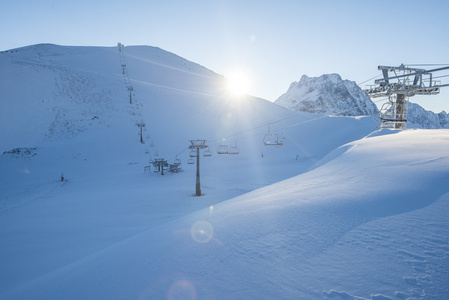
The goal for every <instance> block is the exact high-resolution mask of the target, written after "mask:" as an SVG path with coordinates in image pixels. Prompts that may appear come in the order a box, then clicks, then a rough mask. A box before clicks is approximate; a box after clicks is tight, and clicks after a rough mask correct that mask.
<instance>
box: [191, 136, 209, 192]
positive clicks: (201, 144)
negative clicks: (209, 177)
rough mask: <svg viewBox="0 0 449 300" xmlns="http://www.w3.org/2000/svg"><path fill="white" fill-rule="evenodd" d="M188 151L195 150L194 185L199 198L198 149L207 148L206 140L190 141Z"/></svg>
mask: <svg viewBox="0 0 449 300" xmlns="http://www.w3.org/2000/svg"><path fill="white" fill-rule="evenodd" d="M190 143H191V145H190V146H189V149H192V150H193V149H196V185H195V191H196V195H197V196H201V186H200V149H205V148H207V145H206V140H190Z"/></svg>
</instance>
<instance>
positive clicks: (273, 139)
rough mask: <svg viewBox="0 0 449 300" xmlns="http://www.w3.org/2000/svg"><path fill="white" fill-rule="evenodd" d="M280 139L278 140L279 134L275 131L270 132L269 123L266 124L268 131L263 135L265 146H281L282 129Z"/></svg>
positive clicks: (282, 140)
mask: <svg viewBox="0 0 449 300" xmlns="http://www.w3.org/2000/svg"><path fill="white" fill-rule="evenodd" d="M282 132H283V133H282V139H281V140H279V135H278V134H277V133H271V132H270V125H268V133H267V134H265V136H264V137H263V143H264V145H265V146H281V147H282V146H283V145H284V140H285V137H284V129H282Z"/></svg>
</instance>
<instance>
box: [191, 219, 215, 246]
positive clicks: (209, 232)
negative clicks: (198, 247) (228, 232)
mask: <svg viewBox="0 0 449 300" xmlns="http://www.w3.org/2000/svg"><path fill="white" fill-rule="evenodd" d="M190 234H191V236H192V238H193V239H194V240H195V241H196V242H198V243H202V244H204V243H207V242H209V241H210V240H211V239H212V238H213V237H214V228H213V227H212V225H211V224H210V223H209V222H207V221H198V222H195V223H194V224H193V225H192V228H191V229H190Z"/></svg>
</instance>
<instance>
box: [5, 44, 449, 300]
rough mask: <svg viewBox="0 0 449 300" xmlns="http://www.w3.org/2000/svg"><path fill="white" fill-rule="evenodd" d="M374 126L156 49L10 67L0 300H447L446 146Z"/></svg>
mask: <svg viewBox="0 0 449 300" xmlns="http://www.w3.org/2000/svg"><path fill="white" fill-rule="evenodd" d="M131 87H132V89H130V88H131ZM142 123H145V127H142V126H141V127H139V124H142ZM377 125H378V122H377V120H376V118H375V117H369V116H365V117H345V116H323V115H318V114H313V113H306V112H292V111H289V110H286V109H284V108H282V107H280V106H278V105H276V104H274V103H270V102H268V101H265V100H263V99H258V98H254V97H251V96H245V97H241V98H233V97H231V96H230V95H229V94H228V93H227V92H226V89H225V82H224V78H223V77H222V76H220V75H218V74H216V73H214V72H212V71H210V70H208V69H206V68H204V67H202V66H200V65H198V64H196V63H193V62H190V61H187V60H185V59H183V58H181V57H179V56H177V55H175V54H173V53H169V52H166V51H164V50H162V49H159V48H154V47H148V46H127V47H122V46H120V47H62V46H56V45H35V46H29V47H25V48H21V49H14V50H10V51H5V52H3V53H1V54H0V141H1V142H0V241H1V247H0V266H1V268H0V299H408V298H409V299H444V298H445V297H446V295H448V294H449V285H448V282H449V276H448V273H447V270H448V269H449V255H448V254H449V246H448V245H449V240H448V236H449V222H448V217H447V216H448V213H449V188H448V186H447V182H448V180H449V154H448V152H447V149H448V147H449V130H446V129H439V130H419V129H418V130H404V131H400V132H398V131H395V130H387V129H384V130H381V131H378V130H376V126H377ZM140 129H142V136H141V135H140ZM141 137H142V139H143V141H144V143H141V141H140V138H141ZM282 138H284V139H282ZM191 139H205V140H207V141H206V144H207V145H208V146H209V150H211V151H212V156H211V157H204V156H203V155H200V170H201V172H200V174H201V189H202V194H203V195H202V196H201V197H195V196H193V195H194V193H195V184H196V180H195V175H196V168H195V166H196V164H189V163H187V162H188V161H189V159H191V158H192V157H190V149H189V148H188V146H189V145H190V142H189V140H191ZM266 139H269V140H270V141H272V142H273V141H276V140H281V141H283V147H275V146H265V145H264V140H266ZM219 145H221V146H224V145H227V146H228V147H231V146H233V147H238V149H239V151H238V152H239V154H238V155H219V154H217V151H216V150H217V148H218V146H219ZM201 152H202V154H204V153H205V150H201ZM156 158H165V159H167V161H168V162H169V163H173V162H174V160H175V159H180V160H181V161H182V164H181V169H182V170H181V171H180V172H178V173H171V172H168V170H167V171H166V173H165V175H164V176H162V175H161V173H160V172H154V171H155V170H154V167H153V165H151V164H150V163H149V161H150V159H152V160H154V159H156ZM147 166H150V167H151V170H150V172H148V170H147V168H145V167H147ZM62 173H63V174H62ZM62 175H63V177H64V178H63V180H61V179H62V178H61V177H62Z"/></svg>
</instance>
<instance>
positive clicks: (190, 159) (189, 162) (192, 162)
mask: <svg viewBox="0 0 449 300" xmlns="http://www.w3.org/2000/svg"><path fill="white" fill-rule="evenodd" d="M194 163H195V161H194V160H193V158H189V159H188V160H187V164H189V165H193V164H194Z"/></svg>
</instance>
